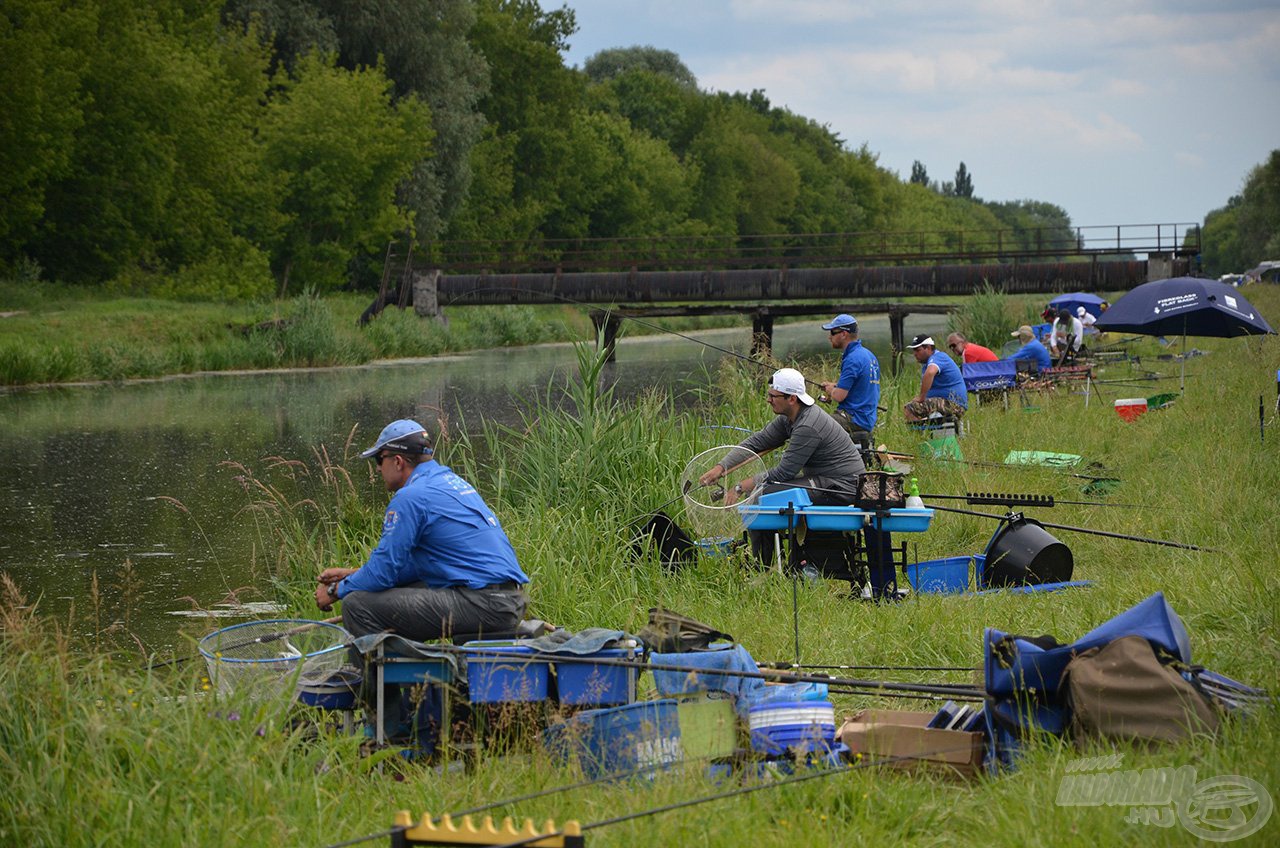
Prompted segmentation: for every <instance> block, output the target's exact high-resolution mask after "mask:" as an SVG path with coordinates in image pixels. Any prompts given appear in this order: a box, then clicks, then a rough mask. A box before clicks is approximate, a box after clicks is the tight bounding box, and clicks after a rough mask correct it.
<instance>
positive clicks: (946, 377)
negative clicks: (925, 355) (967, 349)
mask: <svg viewBox="0 0 1280 848" xmlns="http://www.w3.org/2000/svg"><path fill="white" fill-rule="evenodd" d="M930 365H936V366H938V373H937V374H935V375H934V377H933V383H932V385H930V386H929V391H928V392H927V393H926V394H925V397H938V398H946V399H947V400H950V401H954V402H955V403H958V404H960V405H961V406H963V407H964V408H965V409H968V408H969V390H968V389H966V388H965V387H964V377H963V376H961V374H960V366H958V365H956V363H955V360H953V359H952V358H951V357H949V356H947V355H946V354H945V353H943V352H942V351H940V350H935V351H934V352H933V356H930V357H929V359H928V361H927V362H925V364H924V365H923V366H921V368H920V376H921V377H924V372H925V370H926V369H927V368H928V367H929V366H930Z"/></svg>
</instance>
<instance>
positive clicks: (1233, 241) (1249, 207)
mask: <svg viewBox="0 0 1280 848" xmlns="http://www.w3.org/2000/svg"><path fill="white" fill-rule="evenodd" d="M1203 241H1204V248H1203V250H1204V253H1203V256H1204V267H1205V270H1206V271H1208V272H1210V273H1213V274H1230V273H1240V272H1243V271H1247V270H1249V269H1250V268H1252V267H1254V266H1255V265H1257V264H1258V263H1259V262H1262V261H1264V260H1268V259H1280V150H1273V151H1271V155H1270V156H1268V157H1267V161H1266V162H1264V163H1263V164H1261V165H1259V166H1257V167H1256V168H1254V169H1253V170H1252V171H1250V172H1249V175H1248V177H1246V178H1245V182H1244V189H1243V190H1242V191H1241V193H1240V194H1237V195H1235V196H1234V197H1232V198H1231V199H1230V200H1228V201H1227V205H1226V206H1223V207H1222V208H1221V209H1215V210H1213V211H1212V212H1210V213H1209V214H1208V215H1206V216H1205V219H1204V236H1203Z"/></svg>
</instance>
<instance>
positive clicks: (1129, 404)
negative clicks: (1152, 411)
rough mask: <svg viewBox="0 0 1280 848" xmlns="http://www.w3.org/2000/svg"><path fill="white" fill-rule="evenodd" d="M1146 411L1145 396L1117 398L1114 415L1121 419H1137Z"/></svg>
mask: <svg viewBox="0 0 1280 848" xmlns="http://www.w3.org/2000/svg"><path fill="white" fill-rule="evenodd" d="M1146 411H1147V399H1146V398H1117V399H1116V415H1119V416H1120V418H1121V420H1123V421H1137V420H1138V417H1139V416H1141V415H1143V414H1144V413H1145V412H1146Z"/></svg>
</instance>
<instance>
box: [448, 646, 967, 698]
mask: <svg viewBox="0 0 1280 848" xmlns="http://www.w3.org/2000/svg"><path fill="white" fill-rule="evenodd" d="M526 647H527V646H526ZM440 650H441V651H443V652H446V653H451V652H452V653H465V654H467V655H469V656H473V657H474V656H476V655H478V654H480V655H484V656H491V657H512V658H520V659H523V660H525V661H542V662H555V663H583V664H590V665H597V666H613V667H617V668H636V669H640V670H644V669H649V670H650V671H672V672H677V673H683V674H696V675H700V676H703V677H712V678H714V677H734V678H741V679H744V680H766V681H776V682H785V683H825V684H827V685H828V686H832V685H835V686H838V687H842V688H850V689H861V690H866V691H867V694H880V693H882V692H912V693H924V694H929V695H951V696H953V697H954V696H955V695H957V694H959V695H960V696H962V697H963V696H969V697H972V698H975V699H982V698H985V697H986V693H985V692H984V691H983V690H981V689H978V688H976V687H973V686H966V685H965V684H959V683H938V684H934V683H903V682H897V681H890V680H865V679H860V678H842V677H831V676H829V675H825V674H796V673H794V672H785V671H746V670H743V669H719V668H696V667H690V666H687V665H675V664H668V663H653V662H640V661H637V660H627V659H614V658H607V657H584V656H579V655H575V654H570V653H556V652H554V651H540V650H537V649H534V653H532V654H529V653H520V652H516V651H512V650H511V649H509V648H508V649H506V650H504V649H503V648H501V647H495V648H480V647H471V648H468V649H467V650H466V651H463V649H462V648H461V647H459V646H456V645H441V646H440Z"/></svg>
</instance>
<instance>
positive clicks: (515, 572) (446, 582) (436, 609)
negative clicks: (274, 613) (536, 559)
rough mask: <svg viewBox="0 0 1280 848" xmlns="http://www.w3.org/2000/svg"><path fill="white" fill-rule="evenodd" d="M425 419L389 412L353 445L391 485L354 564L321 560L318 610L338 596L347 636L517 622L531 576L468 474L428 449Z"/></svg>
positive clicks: (431, 634)
mask: <svg viewBox="0 0 1280 848" xmlns="http://www.w3.org/2000/svg"><path fill="white" fill-rule="evenodd" d="M433 452H434V451H433V449H432V447H431V443H430V441H429V438H428V436H427V431H426V429H425V428H424V427H423V426H422V425H421V424H418V423H417V422H416V421H409V420H400V421H393V422H391V423H390V424H388V425H387V426H386V428H385V429H383V431H382V433H381V434H380V435H379V436H378V441H377V443H375V444H374V446H373V447H371V448H369V449H368V450H366V451H364V452H363V453H361V454H360V455H361V456H362V457H365V458H366V459H372V460H373V461H374V462H376V463H377V465H378V472H379V473H380V474H381V475H382V481H383V483H384V484H385V485H386V487H387V490H388V491H390V492H392V493H393V495H392V497H391V503H390V504H389V505H388V506H387V512H386V516H385V518H384V519H383V522H382V537H381V538H380V539H379V540H378V544H377V546H376V547H375V548H374V549H373V551H372V553H370V554H369V559H368V561H367V562H365V564H364V565H362V566H361V567H360V568H326V569H325V570H324V571H323V572H322V573H321V574H320V577H319V585H318V586H317V587H316V606H318V607H319V608H320V609H322V610H328V609H330V608H331V607H332V605H333V603H334V601H337V600H341V601H342V623H343V626H344V627H345V628H346V629H347V630H348V631H349V632H350V633H351V634H352V635H354V636H363V635H365V634H368V633H380V632H384V631H394V632H395V633H396V634H398V635H400V636H404V637H405V638H407V639H413V640H416V641H425V640H428V639H438V638H440V637H441V636H450V635H452V634H455V633H478V632H486V633H497V632H504V631H508V632H509V631H511V630H514V629H515V628H516V627H517V625H519V623H520V621H521V620H522V619H523V618H524V613H525V608H526V607H527V606H528V603H529V599H528V597H527V596H526V595H525V593H524V591H523V589H522V588H521V587H522V586H523V585H524V584H526V583H528V582H529V578H528V576H526V575H525V573H524V572H523V571H522V570H521V569H520V565H519V563H518V562H517V561H516V553H515V550H514V549H513V548H512V547H511V542H510V540H508V539H507V534H506V533H504V532H503V530H502V526H501V525H500V524H499V523H498V518H497V516H495V515H494V514H493V511H492V510H491V509H489V507H488V505H486V504H485V502H484V499H483V498H481V497H480V495H479V493H477V492H476V490H475V488H474V487H472V485H471V484H470V483H468V482H467V481H466V480H463V479H462V478H461V477H459V476H458V475H457V474H454V473H453V471H451V470H450V469H449V468H448V467H447V466H444V465H440V464H439V463H437V462H436V461H435V460H434V459H432V454H433Z"/></svg>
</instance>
